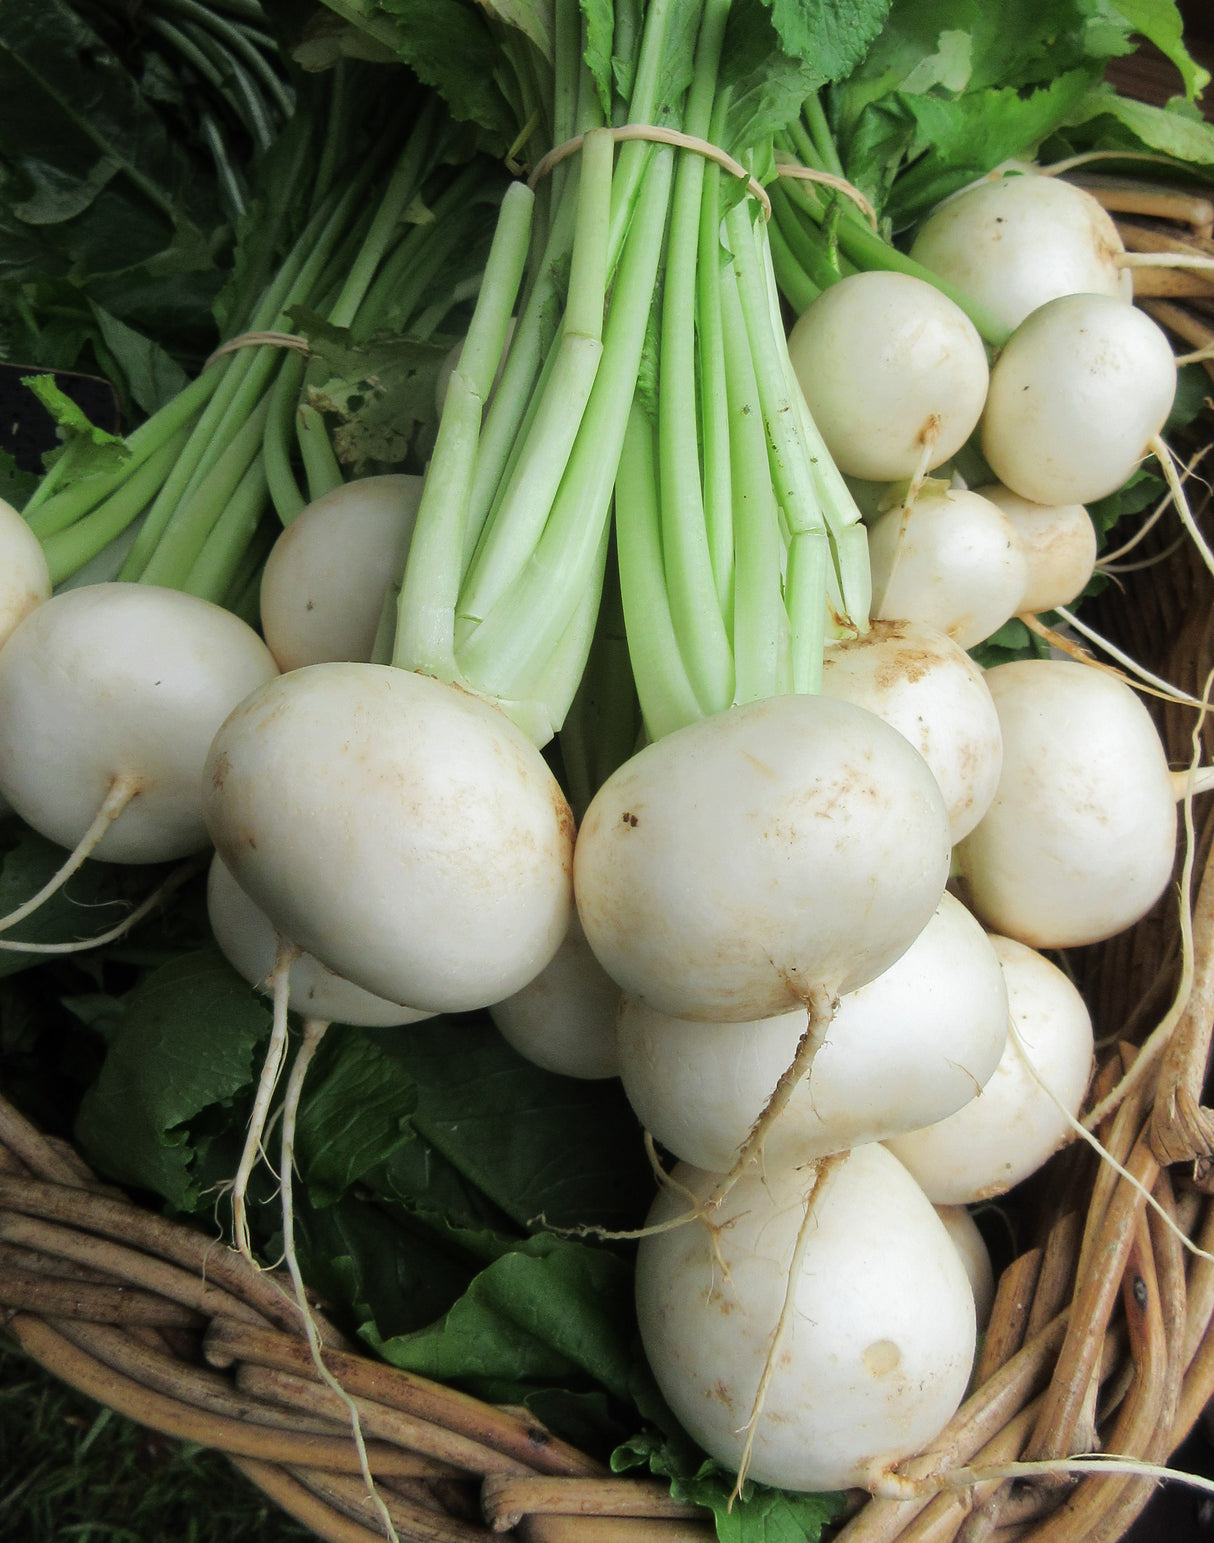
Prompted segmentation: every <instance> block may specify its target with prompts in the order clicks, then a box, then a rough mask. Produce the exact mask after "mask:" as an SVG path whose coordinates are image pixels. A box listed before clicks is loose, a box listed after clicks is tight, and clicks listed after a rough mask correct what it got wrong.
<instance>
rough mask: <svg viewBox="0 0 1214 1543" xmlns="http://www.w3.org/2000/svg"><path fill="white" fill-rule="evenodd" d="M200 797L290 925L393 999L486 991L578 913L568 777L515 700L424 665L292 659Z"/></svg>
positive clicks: (487, 995)
mask: <svg viewBox="0 0 1214 1543" xmlns="http://www.w3.org/2000/svg"><path fill="white" fill-rule="evenodd" d="M204 800H205V809H206V819H207V824H208V828H209V829H210V832H211V835H212V837H213V839H214V842H215V846H216V848H217V849H218V851H219V853H220V855H221V856H222V857H223V860H224V862H225V863H226V864H227V865H228V867H229V868H230V869H231V870H232V873H233V876H234V877H235V879H236V881H237V883H238V884H239V885H240V886H241V888H242V889H244V890H246V891H247V893H248V894H249V895H250V896H251V897H252V899H253V900H254V901H255V902H256V903H257V904H258V905H259V906H260V907H261V908H262V909H263V910H264V911H265V913H266V914H267V916H269V917H270V919H271V921H272V922H273V924H274V926H275V927H276V928H277V929H278V931H280V932H281V933H282V934H283V935H284V936H285V937H287V938H289V939H290V940H291V941H292V942H293V943H295V944H296V945H298V946H299V947H300V948H303V949H305V950H306V951H307V952H308V953H311V954H314V955H315V956H316V957H317V958H318V959H320V960H322V961H323V963H325V964H326V965H328V967H329V968H330V969H332V970H334V971H336V973H337V974H339V975H343V976H345V977H346V978H347V979H349V980H351V981H353V982H354V983H355V984H356V985H359V986H362V987H363V988H364V989H365V990H367V991H370V992H372V993H374V994H375V995H376V996H381V997H386V998H388V1000H389V1001H393V1002H401V1003H403V1004H405V1005H407V1006H410V1007H414V1008H417V1009H419V1010H421V1011H425V1012H443V1011H463V1010H467V1009H470V1008H475V1007H485V1006H488V1005H489V1004H490V1003H491V1002H496V1001H500V1000H501V998H502V997H504V996H509V995H511V994H512V993H513V992H515V991H517V990H519V989H520V988H521V987H522V986H524V985H526V983H527V982H528V981H529V980H531V979H532V978H533V977H534V976H535V975H537V974H538V973H539V971H540V970H541V969H543V967H544V966H545V965H546V964H547V963H548V961H549V960H550V959H551V957H552V955H553V954H554V953H555V952H556V949H557V947H558V945H559V943H560V941H561V939H562V937H564V935H565V932H566V929H567V927H568V923H569V913H570V903H571V889H570V867H571V856H572V844H573V820H572V815H571V813H570V811H569V806H568V804H567V803H566V801H565V799H564V796H563V795H562V794H561V791H560V789H559V787H558V786H557V783H556V780H555V779H554V777H553V776H552V773H551V772H550V771H549V769H548V767H547V765H546V764H545V762H544V760H543V757H542V756H541V755H540V754H539V752H538V751H537V750H536V749H535V747H534V746H533V745H532V744H531V742H530V741H529V740H528V739H526V737H525V736H524V735H523V734H522V733H521V731H520V730H518V729H517V728H516V727H515V726H514V725H513V724H512V723H511V722H510V720H509V719H508V718H506V716H505V715H504V714H503V713H501V712H499V711H498V710H497V709H496V708H495V707H492V706H490V705H489V704H488V703H487V702H485V701H483V700H482V699H481V698H479V697H476V696H473V695H472V694H470V693H469V692H466V691H462V690H459V689H458V688H456V687H453V686H447V685H444V684H443V683H441V682H440V681H437V680H434V679H433V678H431V677H429V676H423V675H417V674H414V673H412V672H410V671H407V670H400V669H395V668H392V667H390V666H386V665H374V664H347V663H333V664H315V665H309V666H308V667H307V668H305V669H302V670H293V671H291V672H290V673H289V674H287V675H282V676H279V677H278V678H277V679H276V680H274V681H272V682H270V684H269V685H268V686H266V687H263V688H262V689H261V690H260V691H257V692H254V693H253V695H252V696H250V697H249V698H248V699H247V700H246V701H244V702H243V703H241V705H240V706H239V707H238V708H237V709H236V711H235V712H233V713H232V714H231V715H230V716H229V717H228V719H227V720H226V722H225V723H224V724H223V725H222V727H221V728H220V730H219V733H218V734H217V735H216V737H215V740H214V743H213V744H212V746H211V751H210V755H209V756H208V759H207V765H206V772H205V785H204Z"/></svg>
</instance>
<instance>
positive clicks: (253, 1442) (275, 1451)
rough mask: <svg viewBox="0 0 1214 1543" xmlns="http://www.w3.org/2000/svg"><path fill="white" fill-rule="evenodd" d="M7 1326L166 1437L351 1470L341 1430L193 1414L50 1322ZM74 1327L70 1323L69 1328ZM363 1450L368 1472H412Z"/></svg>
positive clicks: (76, 1381)
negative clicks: (305, 1430) (308, 1431)
mask: <svg viewBox="0 0 1214 1543" xmlns="http://www.w3.org/2000/svg"><path fill="white" fill-rule="evenodd" d="M7 1327H8V1329H9V1331H10V1332H11V1333H12V1334H13V1336H14V1337H15V1338H16V1340H17V1341H18V1343H19V1344H20V1345H21V1346H22V1347H23V1348H24V1349H25V1350H27V1351H28V1352H29V1353H30V1355H32V1356H33V1357H34V1359H35V1360H36V1361H38V1362H40V1363H41V1365H43V1366H44V1367H46V1369H47V1370H48V1371H50V1372H52V1373H54V1375H55V1376H56V1377H58V1378H59V1379H60V1381H62V1382H66V1383H68V1384H69V1385H70V1386H71V1387H74V1388H75V1389H76V1390H77V1391H78V1392H81V1393H85V1394H87V1395H88V1397H90V1398H93V1399H96V1400H97V1402H98V1403H100V1404H108V1405H109V1406H110V1408H112V1409H115V1410H117V1412H118V1413H119V1414H123V1415H126V1416H127V1418H128V1419H131V1420H134V1421H136V1422H137V1423H138V1424H140V1425H147V1426H150V1427H151V1428H152V1429H153V1430H157V1431H160V1432H161V1433H162V1434H164V1435H166V1436H175V1437H178V1438H179V1439H181V1440H183V1441H195V1442H198V1443H199V1444H200V1445H202V1446H208V1447H215V1448H217V1449H218V1450H219V1451H221V1452H228V1453H235V1454H237V1455H239V1456H246V1457H258V1458H261V1459H262V1460H263V1461H268V1462H291V1463H296V1464H304V1465H315V1466H316V1467H319V1468H330V1469H333V1470H334V1471H336V1472H338V1473H357V1472H358V1453H357V1452H356V1451H355V1449H354V1444H353V1443H352V1442H351V1440H350V1437H349V1434H348V1433H346V1434H344V1435H339V1436H313V1435H305V1434H297V1433H295V1432H293V1431H286V1430H272V1429H271V1428H270V1427H268V1426H262V1427H258V1426H255V1425H252V1424H251V1423H250V1422H248V1421H247V1420H243V1419H235V1420H234V1419H226V1418H224V1417H222V1416H220V1415H215V1414H211V1413H209V1412H207V1411H204V1410H198V1409H193V1408H191V1407H190V1406H188V1405H185V1404H182V1403H181V1402H180V1401H179V1400H178V1399H174V1398H167V1397H165V1395H163V1394H161V1393H156V1392H153V1391H150V1390H149V1389H147V1388H145V1387H144V1386H143V1385H142V1384H141V1383H140V1382H138V1381H136V1380H135V1379H134V1378H132V1377H128V1376H126V1375H124V1374H122V1373H120V1372H116V1371H114V1370H113V1369H112V1368H111V1367H108V1366H105V1365H103V1364H102V1363H101V1362H99V1361H98V1360H96V1358H95V1357H93V1356H92V1355H89V1354H87V1353H86V1352H84V1351H82V1350H81V1349H79V1347H78V1346H76V1345H74V1344H73V1343H72V1342H71V1341H70V1340H69V1339H67V1338H66V1336H65V1335H63V1334H60V1333H59V1332H57V1330H56V1329H55V1328H54V1327H52V1326H51V1324H50V1323H48V1322H47V1321H45V1320H44V1319H41V1318H38V1317H35V1316H34V1315H33V1314H31V1313H17V1314H15V1315H14V1316H13V1317H12V1318H11V1319H10V1320H9V1322H8V1324H7ZM79 1327H81V1326H79V1325H77V1326H75V1330H78V1329H79ZM75 1330H74V1332H75ZM367 1450H368V1455H369V1458H370V1462H371V1471H372V1472H373V1473H376V1474H378V1473H383V1474H385V1475H388V1474H394V1473H397V1474H399V1473H404V1474H411V1473H413V1472H415V1471H416V1458H415V1456H414V1454H412V1453H402V1452H400V1451H398V1450H397V1449H396V1448H393V1447H389V1446H387V1445H385V1444H384V1443H383V1442H374V1443H371V1444H369V1445H368V1449H367Z"/></svg>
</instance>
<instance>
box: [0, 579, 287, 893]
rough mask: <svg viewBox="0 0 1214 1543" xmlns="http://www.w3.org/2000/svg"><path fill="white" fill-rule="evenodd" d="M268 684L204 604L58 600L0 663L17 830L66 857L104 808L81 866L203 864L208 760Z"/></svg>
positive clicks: (226, 615)
mask: <svg viewBox="0 0 1214 1543" xmlns="http://www.w3.org/2000/svg"><path fill="white" fill-rule="evenodd" d="M276 675H277V668H276V666H275V664H274V661H273V659H272V657H271V656H270V653H269V650H268V649H267V648H266V646H265V644H264V643H263V642H262V641H261V639H260V638H259V637H258V636H257V634H256V633H255V632H254V631H253V629H252V628H251V627H249V626H247V625H246V623H244V622H243V621H241V620H240V619H239V618H238V617H236V616H233V615H232V614H231V612H229V611H225V610H223V609H222V608H221V607H219V606H217V605H211V604H210V603H209V602H207V601H205V600H198V599H195V598H194V597H193V596H192V595H186V594H182V593H181V592H180V591H178V590H171V589H159V588H156V587H155V586H153V585H148V584H124V583H112V584H94V585H88V586H86V587H84V588H82V589H73V590H67V591H65V592H63V593H62V594H58V595H55V596H53V597H52V598H51V599H50V600H47V601H45V602H44V603H43V604H42V605H39V606H37V607H36V608H35V609H34V610H33V611H31V612H30V613H29V615H28V616H27V617H26V618H25V620H24V621H23V622H22V623H21V624H20V626H19V627H18V628H17V629H16V631H15V632H14V633H13V635H12V636H11V637H10V638H9V640H8V642H7V643H6V644H5V645H4V648H3V649H0V789H2V790H3V793H4V796H5V797H6V798H7V799H8V801H9V802H10V803H11V804H12V806H13V808H14V809H15V810H16V811H17V813H18V814H19V815H20V816H21V818H22V819H23V820H25V821H26V823H27V824H29V825H31V826H33V828H34V829H35V830H37V831H39V832H40V833H41V834H42V835H44V836H46V837H47V838H48V839H49V840H51V841H55V842H58V843H59V844H60V845H62V846H66V847H73V848H74V847H77V846H78V844H79V843H80V842H81V841H82V839H83V838H84V837H85V836H86V834H87V833H88V832H90V829H93V828H94V827H96V824H97V818H98V813H99V811H101V810H102V808H103V805H107V801H108V805H109V807H110V808H111V809H112V811H113V817H112V819H110V820H109V821H108V823H107V824H105V828H104V833H103V834H101V835H100V839H97V840H96V841H95V844H93V845H91V846H90V855H92V856H95V857H99V858H104V859H106V860H108V861H110V862H119V863H152V862H168V861H172V860H174V859H176V858H179V857H184V856H186V855H188V854H189V853H191V852H197V851H201V850H202V849H203V848H204V847H205V846H206V845H207V840H208V838H207V829H206V824H205V821H204V819H203V815H202V799H201V795H200V779H201V774H202V766H203V762H204V761H205V759H206V753H207V747H208V745H209V744H210V742H211V739H212V737H213V735H214V733H215V730H216V729H217V728H218V727H219V725H220V723H222V722H223V719H224V718H225V717H226V715H227V714H228V713H229V712H230V711H231V710H232V708H233V707H235V706H236V704H237V703H238V702H239V701H241V700H242V699H243V698H244V697H245V696H247V695H248V693H249V692H250V691H252V690H254V688H255V687H257V686H260V685H263V684H264V683H265V682H266V681H268V680H270V679H272V678H273V677H275V676H276ZM103 823H105V822H103ZM94 834H95V831H94ZM91 839H93V838H90V840H91Z"/></svg>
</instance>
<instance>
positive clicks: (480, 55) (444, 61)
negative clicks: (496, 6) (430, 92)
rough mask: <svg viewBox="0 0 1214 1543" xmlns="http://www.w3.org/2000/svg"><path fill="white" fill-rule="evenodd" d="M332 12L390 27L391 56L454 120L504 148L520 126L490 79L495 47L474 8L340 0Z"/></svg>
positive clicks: (498, 61) (453, 3)
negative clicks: (367, 17) (393, 54)
mask: <svg viewBox="0 0 1214 1543" xmlns="http://www.w3.org/2000/svg"><path fill="white" fill-rule="evenodd" d="M330 3H331V0H330ZM333 9H334V10H336V11H337V12H338V13H339V14H340V15H343V16H346V17H348V18H349V19H350V20H357V19H358V16H357V15H356V14H355V13H356V12H358V13H362V14H369V15H370V16H371V17H372V18H373V20H375V21H376V22H383V21H387V22H388V23H390V24H391V25H392V27H393V28H394V31H393V33H392V34H391V43H392V47H393V48H394V50H395V52H396V55H397V57H398V58H399V59H403V60H404V62H405V63H406V64H408V65H409V66H410V67H411V68H412V69H413V71H414V72H415V73H416V75H417V77H418V79H419V80H420V81H421V82H422V84H423V85H426V86H431V87H433V88H434V90H436V91H437V92H439V94H440V95H441V96H442V97H443V100H444V101H445V102H446V103H447V106H448V107H449V108H450V109H451V112H452V115H453V116H454V117H456V118H468V119H471V120H472V122H474V123H477V124H479V125H480V126H481V127H482V128H483V129H486V130H488V131H489V133H490V134H492V135H495V136H497V137H498V138H500V139H502V140H504V141H505V142H506V144H509V143H510V141H511V140H513V138H514V135H515V133H516V132H517V131H518V129H519V128H520V127H521V125H520V124H516V123H515V122H514V119H513V115H512V114H511V112H510V108H509V106H508V104H507V102H506V98H505V97H504V96H503V95H502V93H501V91H500V90H499V89H498V86H497V84H496V79H495V77H496V74H497V71H498V69H499V68H500V67H501V66H502V63H503V60H502V54H501V47H500V44H499V43H498V41H497V39H496V38H495V37H494V36H493V33H492V32H491V31H490V29H489V26H488V25H487V23H486V22H485V21H484V20H483V19H482V16H481V14H480V11H479V8H478V7H476V6H473V5H470V4H467V3H464V0H380V3H379V4H377V5H370V4H367V5H358V4H347V3H345V0H343V3H340V4H335V5H333ZM379 35H380V36H381V38H382V37H384V36H385V34H383V33H380V34H379Z"/></svg>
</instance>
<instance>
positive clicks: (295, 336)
mask: <svg viewBox="0 0 1214 1543" xmlns="http://www.w3.org/2000/svg"><path fill="white" fill-rule="evenodd" d="M263 343H268V344H269V345H270V346H271V347H272V348H293V349H294V350H295V352H296V353H298V354H306V353H307V352H308V340H307V338H305V337H300V335H299V333H298V332H242V333H241V334H240V335H239V337H234V338H229V340H228V341H227V342H226V343H221V344H220V345H219V347H218V348H217V349H216V350H215V352H214V353H213V354H211V356H210V357H209V358H208V359H207V361H206V363H205V364H204V365H203V369H204V370H206V369H210V367H211V365H213V364H214V363H215V361H216V359H220V358H222V357H223V355H224V354H230V353H234V352H235V350H236V349H238V348H257V347H259V346H260V345H261V344H263Z"/></svg>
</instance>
